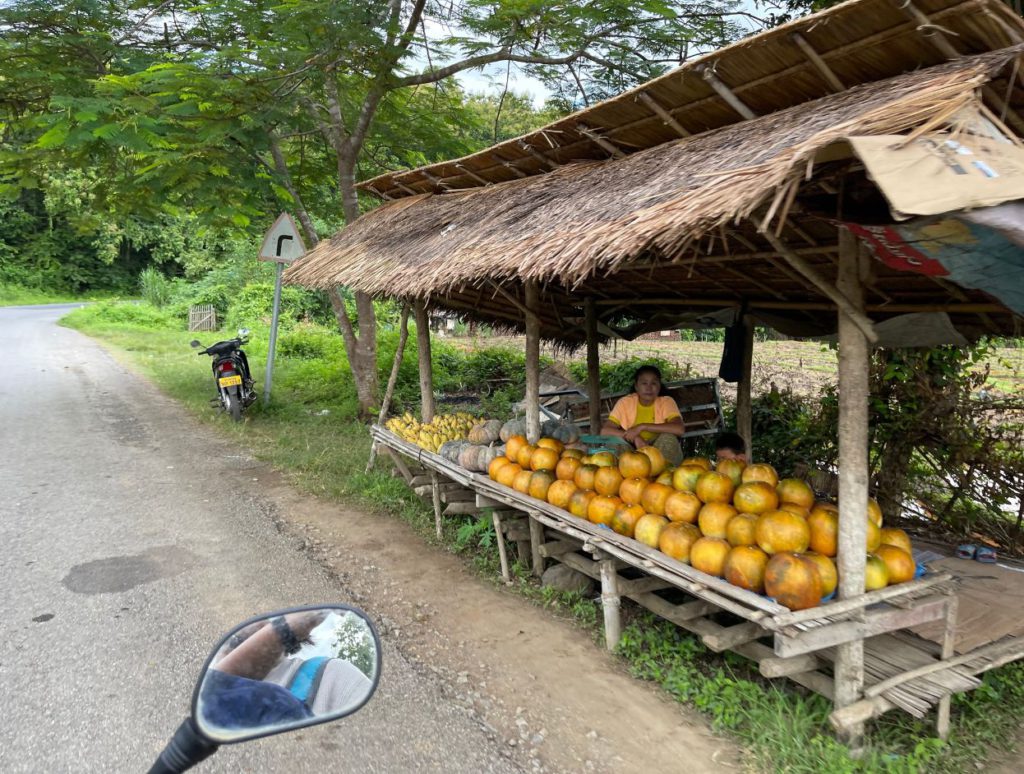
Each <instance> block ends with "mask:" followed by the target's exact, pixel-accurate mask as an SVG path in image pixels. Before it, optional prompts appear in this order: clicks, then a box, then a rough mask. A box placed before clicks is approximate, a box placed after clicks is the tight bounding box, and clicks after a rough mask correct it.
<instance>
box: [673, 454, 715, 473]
mask: <svg viewBox="0 0 1024 774" xmlns="http://www.w3.org/2000/svg"><path fill="white" fill-rule="evenodd" d="M679 464H680V466H682V465H696V466H697V467H699V468H704V470H711V467H712V466H711V460H709V459H705V458H704V457H687V458H686V459H685V460H683V461H682V462H681V463H679Z"/></svg>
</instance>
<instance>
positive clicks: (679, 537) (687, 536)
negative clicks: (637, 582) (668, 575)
mask: <svg viewBox="0 0 1024 774" xmlns="http://www.w3.org/2000/svg"><path fill="white" fill-rule="evenodd" d="M698 540H700V530H699V529H697V528H696V527H695V526H693V525H692V524H686V523H684V522H675V521H674V522H672V523H671V524H667V525H666V526H665V528H664V529H663V530H662V531H661V537H660V538H659V539H658V548H659V549H661V552H662V553H663V554H666V555H668V556H671V557H672V558H673V559H675V560H676V561H677V562H685V563H686V564H689V563H690V549H691V548H692V547H693V544H694V543H696V542H697V541H698Z"/></svg>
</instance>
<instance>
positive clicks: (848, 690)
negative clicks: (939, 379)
mask: <svg viewBox="0 0 1024 774" xmlns="http://www.w3.org/2000/svg"><path fill="white" fill-rule="evenodd" d="M862 249H863V248H862V247H861V245H860V244H859V243H858V241H857V239H856V237H854V236H853V234H851V233H850V232H849V231H847V230H846V229H844V228H840V230H839V277H838V286H839V287H838V290H839V292H840V293H841V294H842V298H843V299H844V301H845V302H846V304H848V305H850V306H852V307H853V311H854V312H855V313H857V314H859V307H861V306H862V305H863V290H862V288H861V286H860V265H859V264H860V260H861V255H862ZM869 324H870V323H869ZM869 356H870V351H869V346H868V339H867V337H866V335H865V331H864V329H863V328H862V327H861V326H860V325H859V324H858V323H857V321H856V319H855V318H854V317H853V316H852V315H850V314H848V313H847V312H846V310H845V309H843V308H840V312H839V556H838V559H839V561H838V570H839V598H840V599H849V598H851V597H856V596H858V595H860V594H863V593H864V567H865V550H864V545H865V541H866V532H867V527H866V521H865V516H864V514H865V513H867V507H868V367H869ZM863 687H864V641H863V640H860V639H858V640H854V641H852V642H847V643H843V644H842V645H839V646H837V648H836V664H835V705H836V708H837V709H842V708H843V707H846V706H848V705H850V704H854V703H855V702H857V701H858V700H859V699H860V695H861V692H862V690H863ZM863 734H864V726H863V724H862V723H854V724H852V725H850V726H848V727H847V728H845V729H844V731H843V737H844V741H846V742H847V743H848V744H849V745H850V747H851V749H854V750H856V749H857V748H859V746H860V744H861V742H862V738H863Z"/></svg>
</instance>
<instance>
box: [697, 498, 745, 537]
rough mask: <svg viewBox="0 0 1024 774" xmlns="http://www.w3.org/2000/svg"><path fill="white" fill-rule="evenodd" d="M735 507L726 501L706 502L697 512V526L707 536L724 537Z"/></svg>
mask: <svg viewBox="0 0 1024 774" xmlns="http://www.w3.org/2000/svg"><path fill="white" fill-rule="evenodd" d="M735 515H736V509H735V508H733V507H732V506H731V505H729V504H728V503H707V504H706V505H704V506H703V507H702V508H701V509H700V513H699V514H697V526H699V527H700V531H701V534H703V535H706V536H707V537H716V538H724V537H725V536H726V534H727V533H728V528H729V522H730V521H732V518H733V517H734V516H735Z"/></svg>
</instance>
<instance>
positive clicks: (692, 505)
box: [487, 435, 917, 610]
mask: <svg viewBox="0 0 1024 774" xmlns="http://www.w3.org/2000/svg"><path fill="white" fill-rule="evenodd" d="M487 472H488V475H489V476H490V477H491V478H492V479H493V480H494V481H496V482H497V483H499V484H502V485H504V486H508V487H511V488H512V489H515V490H516V491H518V492H521V493H523V494H526V495H529V496H530V497H534V498H536V499H538V500H543V501H545V502H548V503H550V504H551V505H553V506H555V507H557V508H561V509H563V510H566V511H568V512H569V513H571V514H572V515H573V516H577V517H579V518H581V519H587V520H589V521H591V522H593V523H595V524H602V525H605V526H607V527H608V528H609V529H612V530H614V531H615V532H617V533H619V534H620V535H624V536H626V537H630V538H633V539H634V540H638V541H640V542H641V543H644V544H645V545H647V546H650V547H651V548H655V549H658V550H660V551H662V552H663V553H665V554H666V555H668V556H670V557H672V558H673V559H676V560H678V561H680V562H684V563H687V564H691V565H692V566H693V567H694V568H695V569H697V570H700V571H702V572H705V573H707V574H709V575H714V576H717V577H720V578H724V579H725V580H727V581H729V582H730V583H732V584H733V585H735V586H738V587H740V588H743V589H747V590H749V591H753V592H755V593H758V594H767V595H768V596H770V597H772V598H774V599H776V600H777V601H778V602H779V603H780V604H782V605H785V606H786V607H788V608H790V609H792V610H801V609H804V608H808V607H814V606H815V605H818V604H820V603H821V600H822V599H823V598H825V597H828V596H829V595H830V594H831V593H832V592H833V591H834V590H835V588H836V586H837V584H838V573H837V571H836V564H835V560H834V557H835V556H836V553H837V551H838V544H837V542H838V535H839V508H838V506H837V505H835V504H833V503H829V502H822V501H818V500H816V498H815V495H814V490H812V489H811V487H810V486H809V485H808V484H807V483H806V482H805V481H803V480H801V479H797V478H785V479H781V480H780V479H779V476H778V474H777V473H776V471H775V468H773V467H772V466H771V465H769V464H766V463H754V464H750V465H747V464H745V463H743V462H740V461H738V460H721V461H719V462H718V464H717V466H716V465H713V464H712V463H711V461H710V460H707V459H702V458H690V459H686V460H683V462H682V463H681V464H680V465H679V467H677V468H671V467H669V466H668V464H667V463H666V461H665V458H664V456H663V455H662V454H661V452H660V451H659V450H658V449H656V448H654V447H653V446H646V447H644V448H642V449H640V450H639V451H627V452H625V453H623V454H620V455H615V454H613V453H612V452H609V451H600V452H596V453H594V454H590V455H588V454H587V453H586V452H585V451H583V450H581V449H576V448H566V447H565V445H564V444H562V443H561V442H560V441H558V440H555V439H554V438H541V439H540V440H539V441H538V442H537V443H536V444H530V443H529V442H528V441H527V439H526V438H525V437H524V436H522V435H515V436H512V437H511V438H509V440H508V442H507V444H506V447H505V456H504V457H496V458H495V459H494V460H493V461H492V462H491V464H490V467H489V468H488V471H487ZM865 529H866V541H865V550H866V552H867V554H868V556H867V569H866V573H865V590H867V591H871V590H874V589H880V588H884V587H885V586H888V585H891V584H895V583H904V582H906V581H908V580H910V579H912V578H913V577H914V575H915V571H916V569H917V567H916V565H915V563H914V559H913V554H912V552H911V545H910V538H909V537H908V536H907V533H906V532H904V531H903V530H901V529H891V528H887V527H884V526H883V524H882V511H881V509H880V508H879V507H878V503H877V502H875V501H874V500H870V501H869V502H868V508H867V513H865Z"/></svg>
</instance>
